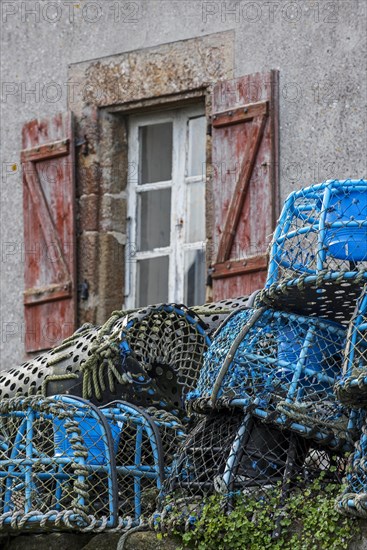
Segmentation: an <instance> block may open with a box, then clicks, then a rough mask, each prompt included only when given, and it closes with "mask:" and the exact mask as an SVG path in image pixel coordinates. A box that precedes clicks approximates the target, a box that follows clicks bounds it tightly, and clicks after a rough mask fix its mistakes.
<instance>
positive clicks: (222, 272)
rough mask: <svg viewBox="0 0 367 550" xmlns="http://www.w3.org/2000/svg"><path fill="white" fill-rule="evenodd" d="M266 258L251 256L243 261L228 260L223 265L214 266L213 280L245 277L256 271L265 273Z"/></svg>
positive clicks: (263, 256)
mask: <svg viewBox="0 0 367 550" xmlns="http://www.w3.org/2000/svg"><path fill="white" fill-rule="evenodd" d="M267 267H268V257H267V256H266V255H262V256H253V257H252V258H247V259H244V260H230V261H227V262H224V263H220V264H215V266H214V268H213V272H212V278H213V279H221V278H225V277H234V276H238V275H246V274H248V273H253V272H257V271H266V270H267Z"/></svg>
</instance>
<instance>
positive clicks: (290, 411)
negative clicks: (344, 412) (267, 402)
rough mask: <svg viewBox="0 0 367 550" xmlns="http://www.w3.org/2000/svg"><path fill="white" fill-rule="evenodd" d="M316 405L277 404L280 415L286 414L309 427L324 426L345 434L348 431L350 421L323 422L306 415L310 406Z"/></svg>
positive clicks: (283, 402)
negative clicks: (306, 410)
mask: <svg viewBox="0 0 367 550" xmlns="http://www.w3.org/2000/svg"><path fill="white" fill-rule="evenodd" d="M312 405H315V403H311V402H310V403H309V404H306V403H302V404H301V403H300V404H297V403H289V402H288V401H280V402H279V403H278V404H277V407H276V411H277V412H278V413H280V414H284V415H285V416H287V417H289V418H294V419H296V420H303V421H304V422H305V423H306V424H308V425H313V426H315V427H318V426H324V427H325V428H329V429H330V430H335V431H337V432H345V430H346V429H347V424H348V419H347V418H345V417H344V418H342V419H341V420H340V421H338V422H332V421H329V420H322V419H321V418H319V417H316V416H310V415H309V414H306V413H305V412H304V411H305V409H307V408H308V407H309V406H312Z"/></svg>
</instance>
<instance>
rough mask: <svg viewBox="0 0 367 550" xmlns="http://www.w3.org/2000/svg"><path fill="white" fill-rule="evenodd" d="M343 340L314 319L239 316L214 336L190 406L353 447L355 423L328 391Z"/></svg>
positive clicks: (334, 327)
mask: <svg viewBox="0 0 367 550" xmlns="http://www.w3.org/2000/svg"><path fill="white" fill-rule="evenodd" d="M345 333H346V330H345V328H344V327H343V326H342V325H339V324H337V323H334V322H332V321H328V320H323V319H318V318H315V317H304V316H300V315H296V314H290V313H286V312H283V311H275V310H272V309H266V308H260V309H252V310H250V309H242V310H238V311H236V312H234V313H233V315H232V316H231V317H229V318H228V319H227V321H226V322H225V323H223V325H222V326H221V328H220V330H218V332H217V333H216V335H215V338H214V339H213V342H212V345H211V346H210V348H209V350H208V352H207V353H206V355H205V359H204V366H203V369H202V371H201V373H200V377H199V380H198V384H197V387H196V389H195V390H194V391H192V392H190V393H189V394H188V403H189V405H190V406H191V407H192V408H193V409H194V410H196V411H198V412H200V411H201V412H208V411H209V410H210V409H215V408H220V407H228V406H235V407H242V408H245V409H249V410H251V411H252V414H253V415H254V416H255V417H257V418H259V419H263V420H264V419H265V420H268V421H271V422H272V423H274V424H275V425H277V426H279V427H286V428H288V429H290V430H291V431H295V432H297V433H299V434H301V435H304V436H305V437H310V438H312V439H314V440H315V441H317V442H319V443H322V444H327V445H330V446H331V447H338V446H340V445H344V444H347V445H350V443H347V441H348V440H349V439H350V435H351V428H352V426H353V422H351V420H350V415H349V411H348V410H347V409H346V408H345V407H343V406H342V405H341V404H340V403H338V401H337V400H336V398H335V395H334V392H333V385H334V383H335V381H336V380H337V379H338V377H339V376H340V373H341V367H342V354H343V349H344V345H345V336H346V334H345Z"/></svg>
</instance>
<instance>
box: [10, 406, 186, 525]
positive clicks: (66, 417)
mask: <svg viewBox="0 0 367 550" xmlns="http://www.w3.org/2000/svg"><path fill="white" fill-rule="evenodd" d="M153 412H154V414H155V416H156V418H157V419H158V420H157V421H155V419H154V418H152V417H151V416H149V415H148V414H147V413H144V412H143V411H142V410H139V409H138V408H137V407H134V406H132V405H129V404H127V403H124V402H115V403H113V404H112V405H111V407H109V408H106V409H103V411H101V410H99V409H97V408H96V407H95V406H93V405H91V404H90V403H87V402H85V401H84V400H82V399H80V398H70V397H66V396H56V397H52V398H45V399H44V398H40V397H28V398H14V399H10V400H4V401H2V403H1V406H0V415H1V440H0V493H1V511H0V526H1V530H16V531H20V530H28V529H32V530H37V531H43V530H57V531H60V530H73V531H75V530H77V531H84V532H89V531H98V532H99V531H103V530H106V529H107V530H111V529H129V528H130V527H133V526H135V525H139V524H140V522H141V521H142V518H143V514H148V515H149V514H151V513H152V511H153V510H154V509H155V506H156V498H157V496H158V494H159V491H160V489H161V487H162V483H163V481H164V478H165V476H166V475H167V474H168V473H169V469H170V461H171V460H172V455H173V447H176V448H177V445H178V444H179V443H180V442H181V441H182V438H183V435H184V432H183V430H182V427H181V426H180V425H179V424H178V423H177V421H176V420H175V419H174V418H173V417H172V416H171V415H169V414H168V413H165V412H162V411H153Z"/></svg>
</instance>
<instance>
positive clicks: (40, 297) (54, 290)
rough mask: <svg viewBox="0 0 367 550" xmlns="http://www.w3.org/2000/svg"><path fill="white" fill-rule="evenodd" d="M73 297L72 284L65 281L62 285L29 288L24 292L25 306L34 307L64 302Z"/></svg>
mask: <svg viewBox="0 0 367 550" xmlns="http://www.w3.org/2000/svg"><path fill="white" fill-rule="evenodd" d="M71 296H72V283H71V281H65V283H62V284H61V285H58V284H55V285H47V286H45V287H38V288H28V289H27V290H25V291H24V293H23V297H24V300H23V302H24V304H25V305H34V304H42V303H44V302H51V301H55V300H62V299H64V298H70V297H71Z"/></svg>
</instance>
